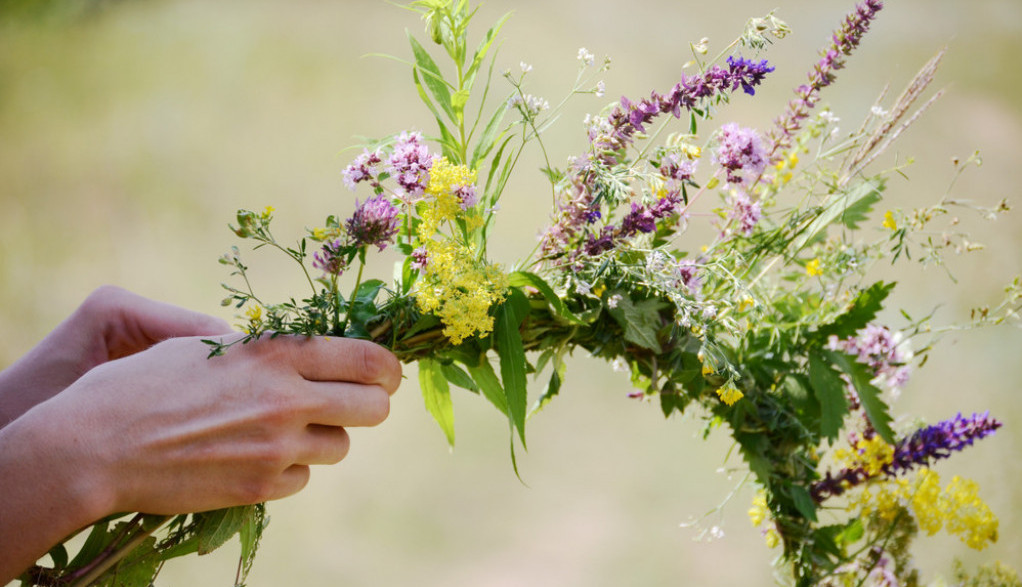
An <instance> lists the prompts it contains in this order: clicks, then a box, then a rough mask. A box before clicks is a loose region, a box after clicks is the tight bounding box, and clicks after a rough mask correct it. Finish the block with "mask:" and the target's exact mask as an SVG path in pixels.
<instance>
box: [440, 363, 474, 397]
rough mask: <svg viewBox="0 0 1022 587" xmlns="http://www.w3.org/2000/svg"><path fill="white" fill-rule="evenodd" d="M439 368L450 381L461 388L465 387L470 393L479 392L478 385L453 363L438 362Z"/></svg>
mask: <svg viewBox="0 0 1022 587" xmlns="http://www.w3.org/2000/svg"><path fill="white" fill-rule="evenodd" d="M440 370H441V371H442V372H443V374H444V377H445V378H446V379H447V381H449V382H450V383H453V384H454V385H457V386H458V387H460V388H462V389H467V390H469V391H471V392H472V393H479V386H478V385H476V383H475V381H472V377H471V376H469V374H468V373H465V371H464V370H463V369H462V368H461V367H459V366H457V365H455V364H454V363H440Z"/></svg>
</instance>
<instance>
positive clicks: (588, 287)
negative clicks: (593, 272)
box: [575, 279, 593, 296]
mask: <svg viewBox="0 0 1022 587" xmlns="http://www.w3.org/2000/svg"><path fill="white" fill-rule="evenodd" d="M591 291H593V285H592V284H591V283H586V282H584V281H582V280H581V279H579V280H576V281H575V292H576V293H578V294H580V295H583V296H587V295H589V292H591Z"/></svg>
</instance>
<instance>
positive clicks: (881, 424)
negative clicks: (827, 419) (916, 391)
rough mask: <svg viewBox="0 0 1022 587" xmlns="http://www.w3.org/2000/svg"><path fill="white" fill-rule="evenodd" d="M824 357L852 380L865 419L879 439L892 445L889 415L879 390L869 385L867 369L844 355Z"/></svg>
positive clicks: (871, 377) (827, 354)
mask: <svg viewBox="0 0 1022 587" xmlns="http://www.w3.org/2000/svg"><path fill="white" fill-rule="evenodd" d="M825 356H826V357H827V358H828V359H830V361H831V362H832V363H834V364H835V365H837V366H838V367H839V368H840V369H841V370H842V371H844V372H845V374H846V375H848V377H849V379H851V380H852V386H853V387H855V392H856V393H857V394H858V396H859V403H860V404H862V409H863V411H865V412H866V417H867V418H869V422H870V424H872V425H873V428H874V429H875V430H876V431H877V434H879V435H880V438H883V439H884V442H886V443H887V444H894V431H893V430H891V415H890V414H888V413H887V404H885V403H884V402H883V400H881V399H880V390H879V389H877V387H876V386H875V385H873V384H872V383H870V381H871V380H872V379H873V375H872V374H871V373H870V372H869V371H868V370H867V369H868V367H867V366H866V365H864V364H862V363H859V362H858V361H856V360H855V359H854V358H852V357H851V355H846V354H845V353H839V352H834V351H827V352H826V353H825Z"/></svg>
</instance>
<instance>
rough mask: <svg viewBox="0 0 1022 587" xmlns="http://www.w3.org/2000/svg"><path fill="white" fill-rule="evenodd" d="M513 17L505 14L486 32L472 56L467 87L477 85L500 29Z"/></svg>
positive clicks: (466, 77)
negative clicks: (477, 75) (482, 67)
mask: <svg viewBox="0 0 1022 587" xmlns="http://www.w3.org/2000/svg"><path fill="white" fill-rule="evenodd" d="M510 17H511V13H510V12H508V13H505V14H504V16H502V17H500V20H498V21H497V23H496V24H494V25H493V26H492V27H490V30H488V31H486V34H485V35H484V36H483V39H482V40H481V41H479V45H478V46H476V50H475V53H474V54H473V55H472V63H471V64H470V65H469V66H468V69H467V70H466V71H465V87H466V88H470V89H471V88H472V85H473V84H474V83H475V77H476V74H477V73H478V72H479V67H480V66H482V64H483V61H484V60H485V59H486V54H487V53H488V52H489V50H490V47H491V46H492V45H493V41H494V40H495V39H496V38H497V34H499V33H500V29H501V28H502V27H503V26H504V23H505V22H507V19H508V18H510Z"/></svg>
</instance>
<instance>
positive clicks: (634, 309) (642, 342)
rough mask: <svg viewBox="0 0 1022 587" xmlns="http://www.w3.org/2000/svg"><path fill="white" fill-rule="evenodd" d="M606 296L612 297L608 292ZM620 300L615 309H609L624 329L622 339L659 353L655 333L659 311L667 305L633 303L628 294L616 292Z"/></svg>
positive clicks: (657, 328)
mask: <svg viewBox="0 0 1022 587" xmlns="http://www.w3.org/2000/svg"><path fill="white" fill-rule="evenodd" d="M607 295H614V294H612V293H610V292H608V294H607ZM617 295H620V298H621V299H620V300H619V301H618V303H617V307H615V308H609V309H608V310H609V312H610V315H611V316H612V317H613V318H614V320H616V321H617V323H618V324H619V325H620V326H621V328H622V329H624V337H625V340H627V341H628V342H630V343H632V344H635V345H638V346H640V347H642V348H644V349H649V350H651V351H653V352H656V353H660V352H662V349H661V348H660V342H659V341H657V332H658V331H659V330H660V326H661V324H660V310H662V309H663V308H665V307H666V306H667V304H665V303H664V302H662V301H660V300H656V299H649V300H642V301H640V302H633V301H632V300H631V298H629V297H628V292H617Z"/></svg>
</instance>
